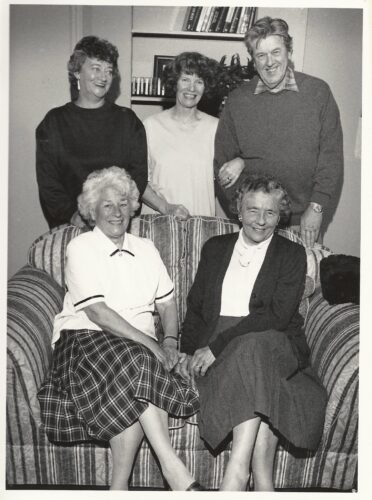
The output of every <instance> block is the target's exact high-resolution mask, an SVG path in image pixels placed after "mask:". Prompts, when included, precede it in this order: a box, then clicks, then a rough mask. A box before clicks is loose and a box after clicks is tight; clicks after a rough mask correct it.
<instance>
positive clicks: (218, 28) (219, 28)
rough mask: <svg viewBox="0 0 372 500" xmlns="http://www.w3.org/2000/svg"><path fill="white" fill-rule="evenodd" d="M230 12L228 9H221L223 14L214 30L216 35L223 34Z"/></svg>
mask: <svg viewBox="0 0 372 500" xmlns="http://www.w3.org/2000/svg"><path fill="white" fill-rule="evenodd" d="M228 11H229V8H228V7H222V8H221V12H220V15H219V16H218V20H217V24H216V28H215V30H214V31H215V32H216V33H222V31H223V27H224V25H225V20H226V16H227V13H228Z"/></svg>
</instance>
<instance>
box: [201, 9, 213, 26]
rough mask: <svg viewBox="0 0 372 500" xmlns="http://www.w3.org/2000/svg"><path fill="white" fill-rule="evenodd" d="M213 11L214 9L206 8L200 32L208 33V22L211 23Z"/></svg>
mask: <svg viewBox="0 0 372 500" xmlns="http://www.w3.org/2000/svg"><path fill="white" fill-rule="evenodd" d="M212 9H213V7H206V10H205V13H204V16H203V22H202V25H201V28H200V31H207V30H206V28H207V26H208V21H209V18H210V15H211V13H212Z"/></svg>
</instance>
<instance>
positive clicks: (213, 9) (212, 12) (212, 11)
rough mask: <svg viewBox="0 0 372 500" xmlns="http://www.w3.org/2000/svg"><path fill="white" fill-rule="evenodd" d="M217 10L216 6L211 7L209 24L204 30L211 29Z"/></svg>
mask: <svg viewBox="0 0 372 500" xmlns="http://www.w3.org/2000/svg"><path fill="white" fill-rule="evenodd" d="M215 10H216V7H211V10H210V11H209V15H208V19H207V24H206V26H205V29H204V30H203V31H206V32H207V31H209V28H210V25H211V22H212V19H213V17H214V11H215Z"/></svg>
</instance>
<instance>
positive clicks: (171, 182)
mask: <svg viewBox="0 0 372 500" xmlns="http://www.w3.org/2000/svg"><path fill="white" fill-rule="evenodd" d="M199 116H200V120H198V121H196V122H193V123H191V124H181V123H179V122H177V121H175V120H174V119H173V118H172V115H171V110H170V109H168V110H165V111H162V112H161V113H157V114H155V115H151V116H149V117H148V118H146V119H145V120H144V122H143V124H144V127H145V130H146V136H147V148H148V168H149V184H150V186H151V187H152V188H153V190H154V191H155V192H156V193H157V194H158V195H159V196H160V197H162V198H165V199H166V200H167V201H168V202H169V203H174V204H182V205H184V206H185V207H186V208H187V209H188V211H189V212H190V214H191V215H206V216H213V215H215V199H214V181H213V156H214V137H215V135H216V130H217V125H218V119H217V118H215V117H214V116H210V115H208V114H206V113H203V112H199ZM142 213H154V210H152V209H151V208H150V207H147V206H146V205H145V204H143V205H142Z"/></svg>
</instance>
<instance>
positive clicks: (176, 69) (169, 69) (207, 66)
mask: <svg viewBox="0 0 372 500" xmlns="http://www.w3.org/2000/svg"><path fill="white" fill-rule="evenodd" d="M218 69H219V64H218V62H217V61H216V60H215V59H211V58H209V57H206V56H203V54H200V53H199V52H182V53H181V54H179V55H178V56H177V57H176V58H175V59H173V61H171V62H170V63H169V64H167V66H166V67H165V68H164V72H163V77H162V83H163V84H164V87H165V92H166V95H170V96H174V95H176V91H177V82H178V80H179V78H180V76H181V73H186V74H188V75H192V74H195V75H198V77H199V78H201V79H202V80H203V81H204V85H205V90H204V94H203V96H205V97H207V98H208V97H211V96H212V95H214V89H215V87H216V85H217V72H218Z"/></svg>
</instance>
